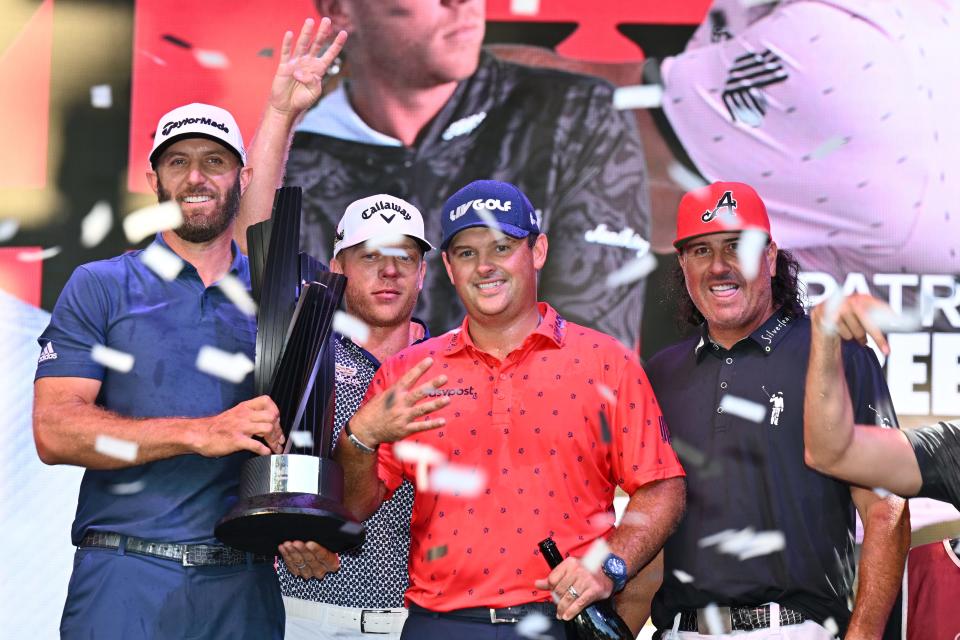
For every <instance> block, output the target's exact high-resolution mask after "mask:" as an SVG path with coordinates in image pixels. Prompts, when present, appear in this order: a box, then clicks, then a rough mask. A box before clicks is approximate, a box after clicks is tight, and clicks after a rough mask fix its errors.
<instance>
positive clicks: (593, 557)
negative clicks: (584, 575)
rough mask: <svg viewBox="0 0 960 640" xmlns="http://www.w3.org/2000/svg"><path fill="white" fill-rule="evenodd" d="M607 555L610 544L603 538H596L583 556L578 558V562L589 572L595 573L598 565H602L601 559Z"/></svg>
mask: <svg viewBox="0 0 960 640" xmlns="http://www.w3.org/2000/svg"><path fill="white" fill-rule="evenodd" d="M609 555H610V545H609V544H607V541H606V540H604V539H603V538H597V539H596V540H594V541H593V544H591V545H590V548H589V549H587V552H586V553H585V554H583V557H582V558H581V559H580V564H582V565H583V568H584V569H586V570H587V571H589V572H590V573H596V572H597V571H599V570H600V566H601V565H603V561H604V560H606V559H607V556H609Z"/></svg>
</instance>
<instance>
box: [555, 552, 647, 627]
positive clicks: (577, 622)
mask: <svg viewBox="0 0 960 640" xmlns="http://www.w3.org/2000/svg"><path fill="white" fill-rule="evenodd" d="M539 546H540V553H542V554H543V559H544V560H546V561H547V564H548V565H550V568H551V569H553V568H554V567H556V566H557V565H558V564H560V563H561V562H563V556H562V555H560V550H559V549H557V543H556V542H554V541H553V538H547V539H546V540H542V541H541V542H540V544H539ZM566 629H567V638H568V640H634V638H635V637H636V636H634V635H633V633H631V632H630V627H628V626H627V623H626V622H624V621H623V618H621V617H620V616H619V615H617V612H616V611H615V610H614V608H613V600H612V599H610V598H607V599H606V600H597V601H596V602H594V603H593V604H591V605H590V606H588V607H586V608H585V609H584V610H583V611H581V612H580V613H578V614H577V617H576V618H574V619H573V620H571V621H569V622H568V623H566Z"/></svg>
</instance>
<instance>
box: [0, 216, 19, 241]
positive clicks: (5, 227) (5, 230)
mask: <svg viewBox="0 0 960 640" xmlns="http://www.w3.org/2000/svg"><path fill="white" fill-rule="evenodd" d="M19 230H20V221H19V220H14V219H13V218H7V219H5V220H0V242H6V241H7V240H10V239H11V238H13V236H15V235H17V231H19Z"/></svg>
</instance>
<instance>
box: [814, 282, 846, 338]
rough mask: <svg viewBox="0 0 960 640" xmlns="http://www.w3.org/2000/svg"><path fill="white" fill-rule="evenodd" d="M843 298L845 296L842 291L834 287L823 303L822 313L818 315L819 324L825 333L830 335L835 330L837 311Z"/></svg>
mask: <svg viewBox="0 0 960 640" xmlns="http://www.w3.org/2000/svg"><path fill="white" fill-rule="evenodd" d="M845 299H846V296H845V295H843V291H841V290H840V289H835V290H834V291H833V293H832V294H830V297H829V298H827V300H826V302H824V303H823V304H824V305H825V306H824V307H823V315H822V316H821V317H820V326H821V327H822V328H823V330H824V332H826V333H827V335H831V336H832V335H833V334H835V333H836V332H837V312H838V311H839V310H840V305H842V304H843V301H844V300H845Z"/></svg>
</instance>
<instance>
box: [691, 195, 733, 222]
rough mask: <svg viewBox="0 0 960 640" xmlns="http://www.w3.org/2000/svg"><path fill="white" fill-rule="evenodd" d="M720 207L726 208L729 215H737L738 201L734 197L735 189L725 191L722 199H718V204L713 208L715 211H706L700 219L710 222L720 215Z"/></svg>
mask: <svg viewBox="0 0 960 640" xmlns="http://www.w3.org/2000/svg"><path fill="white" fill-rule="evenodd" d="M720 209H726V210H727V215H729V216H731V217H734V216H736V215H737V201H736V200H734V199H733V191H724V192H723V195H722V196H720V199H719V200H717V206H715V207H714V208H713V211H711V210H709V209H708V210H706V211H704V212H703V215H702V216H700V219H701V220H703V221H704V222H710V221H711V220H713V219H714V218H716V217H717V216H718V215H720V213H719V212H720Z"/></svg>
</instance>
